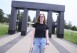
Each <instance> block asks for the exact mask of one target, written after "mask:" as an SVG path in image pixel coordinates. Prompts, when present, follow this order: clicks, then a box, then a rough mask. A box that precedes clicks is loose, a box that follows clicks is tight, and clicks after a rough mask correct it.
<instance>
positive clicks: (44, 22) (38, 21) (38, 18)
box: [36, 14, 46, 24]
mask: <svg viewBox="0 0 77 53" xmlns="http://www.w3.org/2000/svg"><path fill="white" fill-rule="evenodd" d="M40 15H43V16H44V21H43V24H46V19H45V15H44V14H39V16H38V17H37V22H36V23H40Z"/></svg>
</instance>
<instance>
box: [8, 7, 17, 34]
mask: <svg viewBox="0 0 77 53" xmlns="http://www.w3.org/2000/svg"><path fill="white" fill-rule="evenodd" d="M16 20H17V9H16V8H12V10H11V17H10V22H9V29H8V34H14V33H15V31H16Z"/></svg>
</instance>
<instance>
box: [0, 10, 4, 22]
mask: <svg viewBox="0 0 77 53" xmlns="http://www.w3.org/2000/svg"><path fill="white" fill-rule="evenodd" d="M3 15H4V12H3V10H2V9H0V22H3V20H4V16H3Z"/></svg>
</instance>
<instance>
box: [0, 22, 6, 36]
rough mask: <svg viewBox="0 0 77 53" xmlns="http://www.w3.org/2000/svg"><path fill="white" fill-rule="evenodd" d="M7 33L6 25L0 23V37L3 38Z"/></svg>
mask: <svg viewBox="0 0 77 53" xmlns="http://www.w3.org/2000/svg"><path fill="white" fill-rule="evenodd" d="M7 33H8V25H7V24H1V23H0V36H3V35H5V34H7Z"/></svg>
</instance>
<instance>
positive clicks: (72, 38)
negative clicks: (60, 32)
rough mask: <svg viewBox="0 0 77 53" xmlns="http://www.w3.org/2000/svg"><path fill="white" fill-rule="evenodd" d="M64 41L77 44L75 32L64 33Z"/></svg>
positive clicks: (76, 33)
mask: <svg viewBox="0 0 77 53" xmlns="http://www.w3.org/2000/svg"><path fill="white" fill-rule="evenodd" d="M64 39H66V40H68V41H70V42H72V43H74V44H77V32H74V31H67V30H65V31H64Z"/></svg>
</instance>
